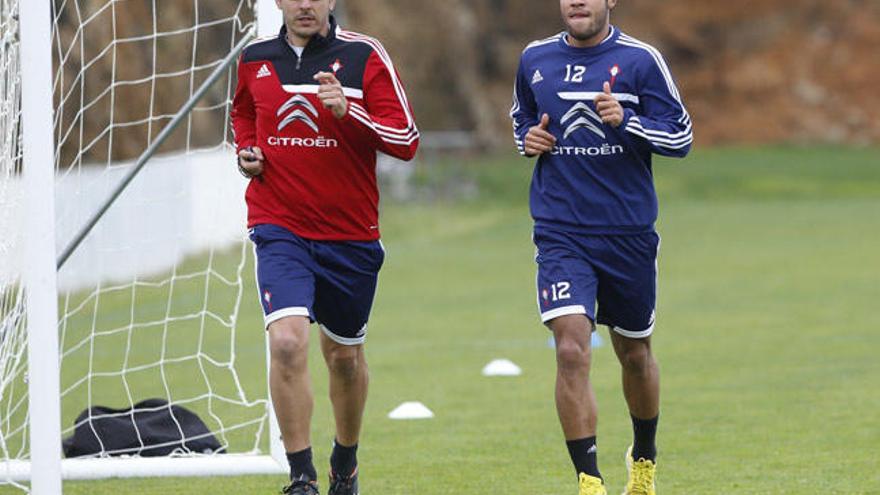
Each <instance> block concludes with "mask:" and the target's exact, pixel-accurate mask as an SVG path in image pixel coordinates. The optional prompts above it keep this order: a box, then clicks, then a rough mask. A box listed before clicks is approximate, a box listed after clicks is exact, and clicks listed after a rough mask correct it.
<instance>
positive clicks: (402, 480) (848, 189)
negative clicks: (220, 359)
mask: <svg viewBox="0 0 880 495" xmlns="http://www.w3.org/2000/svg"><path fill="white" fill-rule="evenodd" d="M878 155H880V152H878V151H877V150H846V149H837V148H832V149H808V150H794V149H759V150H746V149H725V150H711V151H700V152H696V153H694V154H693V155H692V156H691V157H690V158H688V159H687V160H685V161H667V160H659V161H658V163H657V164H656V166H655V174H656V176H657V184H658V190H659V194H660V201H661V219H660V223H659V226H658V227H659V230H660V232H661V234H662V236H663V244H662V249H661V256H660V289H659V303H658V324H657V330H656V333H655V340H654V341H655V348H656V354H657V357H658V360H659V362H660V367H661V382H662V394H661V395H662V405H661V422H660V432H659V439H658V441H659V448H660V455H659V459H658V460H659V471H658V490H659V492H660V493H664V494H727V493H742V494H749V495H751V494H795V493H796V494H837V493H840V494H844V493H846V494H877V493H880V471H878V469H877V466H878V465H880V454H878V453H877V449H876V446H877V445H878V444H880V427H878V421H877V411H878V410H880V393H878V391H877V390H878V388H877V380H878V378H880V359H878V357H877V352H878V349H880V311H878V310H877V299H878V296H880V257H878V254H877V253H880V229H878V227H880V167H878V163H880V160H878ZM530 172H531V162H530V161H527V160H524V159H519V158H514V157H503V158H498V159H494V160H475V161H474V162H470V163H469V162H460V163H458V164H456V165H450V164H445V165H444V164H433V165H428V166H423V167H422V168H420V169H419V172H418V177H417V178H418V181H417V182H418V184H420V185H421V187H424V190H425V191H432V190H434V191H436V190H439V189H444V188H447V189H454V188H455V187H454V186H453V185H455V184H460V183H461V182H462V181H465V182H467V181H470V182H472V184H474V185H476V186H477V189H476V190H477V191H479V194H477V195H476V196H474V197H472V198H470V199H461V198H457V197H453V198H451V199H438V200H432V201H430V202H419V201H416V202H412V203H394V202H386V203H384V204H383V234H384V243H385V246H386V248H387V250H388V254H387V258H386V264H385V267H384V269H383V272H382V275H381V279H380V287H379V294H378V296H377V300H376V304H375V307H374V313H373V317H372V319H371V322H370V331H369V338H368V344H367V354H368V359H369V363H370V369H371V380H372V382H371V390H370V399H369V401H368V406H367V412H366V417H365V427H364V434H363V438H362V441H361V449H360V451H359V458H360V460H361V473H362V474H361V478H362V492H363V493H365V494H380V493H382V494H399V495H411V494H420V495H429V494H487V493H512V494H574V493H576V488H575V478H574V473H573V470H572V468H571V467H570V463H569V460H568V456H567V453H566V450H565V446H564V444H563V439H562V434H561V431H560V428H559V425H558V422H557V418H556V412H555V409H554V406H553V380H554V376H555V368H554V366H555V364H554V355H553V352H552V350H551V349H549V348H548V346H547V340H548V337H549V333H548V332H547V331H546V330H545V329H544V328H543V327H542V326H541V324H540V323H539V320H538V317H537V314H536V308H535V295H534V273H535V266H534V263H533V261H532V257H533V250H534V248H533V246H532V244H531V242H530V232H531V222H530V219H529V216H528V209H527V204H526V203H527V188H528V180H529V176H530ZM417 196H418V195H417ZM243 273H245V274H247V275H250V274H251V273H252V271H251V270H250V268H248V269H245V270H244V271H243ZM244 287H245V290H246V291H248V292H246V294H245V299H244V303H243V306H242V315H241V318H242V319H243V320H242V321H244V322H248V324H249V327H250V328H247V326H245V327H242V330H241V332H242V334H243V335H240V336H239V342H240V345H241V346H242V347H241V348H240V349H239V352H240V353H242V354H243V355H244V356H247V359H251V360H253V366H254V367H255V368H254V369H253V371H251V372H245V374H244V377H245V378H244V379H245V380H247V381H248V386H249V387H250V388H251V389H253V390H259V389H260V388H261V387H264V386H265V385H264V383H263V381H262V380H263V378H262V377H261V374H260V372H259V371H260V370H261V369H262V368H261V367H262V366H263V361H262V357H261V355H262V349H263V340H262V339H263V336H262V330H261V323H260V316H259V314H258V307H257V304H256V301H255V300H254V299H253V297H254V296H253V294H252V293H251V292H250V291H252V287H253V284H252V281H251V280H246V281H245V284H244ZM601 332H602V336H603V338H604V339H605V342H606V345H605V346H603V347H599V348H597V349H596V350H595V351H594V356H595V357H594V369H593V373H592V376H593V380H594V384H595V387H596V394H597V397H598V401H599V407H600V415H599V453H600V468H601V469H602V472H603V475H604V476H605V478H606V481H607V483H608V485H609V493H615V492H616V493H619V492H620V491H621V490H622V487H623V483H624V479H625V478H624V475H625V473H624V465H623V453H624V450H625V448H626V446H627V445H628V444H629V443H630V438H631V433H630V424H629V419H628V415H627V411H626V407H625V404H624V401H623V398H622V395H621V392H620V384H619V382H620V378H619V370H618V365H617V363H616V359H615V358H614V355H613V351H612V350H611V349H610V346H609V345H608V344H607V342H608V338H607V330H605V329H604V328H603V329H602V330H601ZM313 337H315V339H314V340H317V339H316V337H317V334H316V333H313ZM315 344H317V342H313V351H314V353H313V355H312V356H311V358H312V363H311V368H312V373H313V381H314V385H315V393H316V404H315V418H314V424H313V437H312V440H313V446H314V450H315V454H316V461H317V466H318V469H319V472H322V473H325V472H326V469H327V458H328V457H329V450H330V442H331V439H332V436H333V429H332V416H331V412H330V407H329V401H328V400H327V398H326V396H327V382H326V372H325V370H324V369H323V364H322V362H321V358H320V354H319V352H318V351H317V346H316V345H315ZM499 357H504V358H508V359H511V360H513V361H514V362H516V363H517V364H519V365H520V366H521V367H522V368H523V375H522V376H521V377H517V378H491V379H490V378H483V377H482V376H480V369H481V367H482V366H483V365H485V364H486V363H487V362H488V361H490V360H491V359H493V358H499ZM244 367H245V368H248V369H249V367H248V366H244ZM407 400H419V401H421V402H424V403H425V404H426V405H427V406H428V407H430V408H431V409H432V410H433V411H434V413H435V414H436V418H435V419H433V420H427V421H412V422H398V421H391V420H389V419H387V418H386V414H387V413H388V412H389V411H390V410H391V409H392V408H394V407H395V406H397V405H398V404H399V403H401V402H403V401H407ZM66 414H69V413H67V412H66ZM74 414H75V413H74ZM322 480H323V474H322ZM282 482H283V478H281V477H234V478H214V479H156V480H153V479H135V480H114V481H101V482H67V483H65V493H68V494H83V495H85V494H89V495H103V494H117V493H126V494H176V493H180V494H190V493H193V494H195V493H199V494H201V493H212V494H230V495H232V494H236V495H237V494H256V493H276V492H277V491H278V490H279V488H280V486H281V484H282ZM324 485H325V489H326V482H325V483H324ZM0 493H11V492H8V491H6V490H4V489H0Z"/></svg>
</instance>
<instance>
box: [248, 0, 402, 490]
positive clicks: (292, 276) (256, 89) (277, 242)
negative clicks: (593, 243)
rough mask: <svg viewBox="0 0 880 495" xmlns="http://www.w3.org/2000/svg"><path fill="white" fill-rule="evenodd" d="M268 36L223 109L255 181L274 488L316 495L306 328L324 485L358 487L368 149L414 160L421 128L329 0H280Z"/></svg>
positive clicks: (382, 64) (370, 262)
mask: <svg viewBox="0 0 880 495" xmlns="http://www.w3.org/2000/svg"><path fill="white" fill-rule="evenodd" d="M276 3H277V5H278V8H279V9H281V11H282V12H283V15H284V26H283V27H282V28H281V32H280V33H279V35H278V36H277V37H273V38H271V39H262V40H258V41H255V42H254V43H252V44H250V45H249V46H248V47H247V48H245V50H244V52H243V54H242V56H241V60H240V62H239V67H238V88H237V90H236V93H235V100H234V103H233V106H234V109H233V112H232V118H233V125H234V127H235V141H236V147H237V149H238V163H239V169H240V170H241V172H242V173H243V174H244V175H245V176H247V177H249V178H250V179H251V182H250V185H249V186H248V189H247V194H246V200H247V205H248V227H249V228H250V236H251V240H252V241H253V242H254V244H255V246H256V257H257V283H258V286H259V291H260V301H261V303H262V305H263V311H264V314H265V324H266V328H267V331H268V332H269V342H270V352H271V369H270V376H269V382H270V388H271V392H272V402H273V405H274V408H275V414H276V416H277V417H278V423H279V425H280V426H281V434H282V437H283V439H284V446H285V449H286V451H287V458H288V461H289V463H290V476H291V484H290V485H289V486H287V487H286V488H285V489H284V493H287V494H291V495H313V494H317V493H318V485H317V474H316V471H315V467H314V465H313V463H312V451H311V440H310V437H309V429H310V423H311V416H312V406H313V398H312V390H311V384H310V378H309V371H308V366H307V355H308V342H309V327H310V324H311V323H312V322H316V323H318V324H319V325H320V328H321V333H320V339H321V350H322V352H323V354H324V360H325V361H326V363H327V368H328V370H329V373H330V400H331V402H332V404H333V412H334V415H335V418H336V438H335V442H334V447H333V453H332V455H331V457H330V488H329V493H330V494H331V495H356V494H357V493H358V469H357V466H358V465H357V457H356V452H357V446H358V439H359V436H360V430H361V420H362V416H363V410H364V404H365V402H366V398H367V383H368V373H367V363H366V361H365V358H364V350H363V345H364V338H365V336H366V332H367V320H368V318H369V314H370V308H371V306H372V303H373V296H374V294H375V290H376V280H377V276H378V273H379V269H380V267H381V266H382V262H383V260H384V251H383V249H382V245H381V243H380V241H379V210H378V204H379V191H378V187H377V185H376V153H377V152H383V153H387V154H389V155H392V156H394V157H397V158H400V159H403V160H410V159H412V158H413V156H414V155H415V152H416V148H417V147H418V142H419V133H418V130H417V129H416V125H415V121H414V120H413V116H412V111H411V109H410V105H409V103H408V102H407V98H406V94H405V93H404V89H403V85H402V84H401V82H400V79H399V77H398V74H397V72H396V70H395V68H394V65H393V64H392V62H391V59H390V58H389V57H388V53H387V52H386V51H385V49H384V48H383V47H382V45H381V44H380V43H379V42H378V41H376V40H375V39H373V38H370V37H367V36H364V35H361V34H357V33H353V32H350V31H344V30H342V29H340V28H339V27H338V26H337V24H336V21H335V19H334V17H333V15H332V10H333V8H334V6H335V4H336V0H276Z"/></svg>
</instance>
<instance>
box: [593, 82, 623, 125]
mask: <svg viewBox="0 0 880 495" xmlns="http://www.w3.org/2000/svg"><path fill="white" fill-rule="evenodd" d="M595 102H596V110H598V111H599V116H600V117H602V122H605V123H606V124H608V125H610V126H612V127H620V124H622V123H623V107H622V106H620V102H619V101H617V98H615V97H614V96H613V95H612V94H611V84H610V83H609V82H608V81H605V84H604V85H603V86H602V93H599V95H598V96H596V100H595Z"/></svg>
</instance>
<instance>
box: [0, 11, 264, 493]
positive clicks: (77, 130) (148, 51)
mask: <svg viewBox="0 0 880 495" xmlns="http://www.w3.org/2000/svg"><path fill="white" fill-rule="evenodd" d="M51 3H52V19H51V22H52V52H53V53H52V60H53V80H52V87H53V94H54V101H53V104H54V105H53V106H54V112H55V113H54V121H53V124H54V138H55V160H56V163H55V172H56V173H55V177H56V179H55V201H56V237H57V243H58V244H57V246H56V247H57V251H58V252H60V251H61V249H62V248H63V247H64V246H66V245H67V243H69V242H70V240H71V239H72V238H73V237H74V236H75V235H76V233H77V232H78V231H79V230H80V229H81V228H82V227H83V226H84V225H85V224H86V222H87V221H88V219H89V218H90V217H91V216H92V215H93V214H94V212H95V211H97V210H98V208H99V207H100V206H101V205H102V203H103V202H104V201H105V200H106V199H107V198H108V197H109V196H110V194H111V192H112V190H113V189H114V188H115V187H116V186H117V185H118V184H119V183H120V181H121V180H122V178H123V177H124V176H125V175H126V174H127V173H128V172H129V171H130V170H131V167H132V166H133V163H134V161H135V160H136V159H137V157H138V156H139V155H140V154H141V153H142V152H143V150H145V149H146V148H147V147H148V146H149V145H150V144H151V143H153V142H154V140H155V139H156V137H157V135H158V134H159V132H161V131H162V129H163V127H164V126H165V125H167V124H168V122H169V121H170V120H171V119H172V117H173V116H174V115H175V114H176V113H177V112H178V111H179V109H180V108H181V107H183V106H184V104H185V103H186V102H187V101H188V100H189V99H190V98H191V97H192V95H193V94H194V92H195V91H196V89H197V88H198V87H199V86H200V85H201V83H202V82H203V81H204V80H205V79H206V78H207V77H208V76H209V75H210V74H211V73H212V72H213V71H214V70H215V69H216V68H217V67H218V65H219V64H220V63H221V61H222V59H223V58H224V57H226V56H227V54H228V53H229V52H230V51H231V50H232V49H233V47H234V46H235V45H236V44H237V43H238V42H239V41H240V40H241V39H242V37H243V36H245V34H246V32H247V31H248V30H249V29H250V28H251V26H252V24H253V20H254V6H253V1H252V0H51ZM25 5H26V4H25V2H22V0H0V9H2V11H0V16H2V17H0V28H2V43H0V64H2V76H0V85H2V86H0V95H2V102H0V158H2V169H0V228H3V231H4V235H3V236H2V237H0V462H3V461H17V460H27V459H28V458H29V445H28V435H29V425H28V410H27V405H28V390H27V370H28V366H34V365H38V363H28V362H27V359H26V358H27V336H26V322H25V321H24V318H23V316H22V314H23V307H24V304H23V292H24V291H23V284H22V283H21V278H22V273H21V271H22V268H23V263H22V261H21V260H22V251H23V249H24V246H22V238H23V235H22V228H23V225H24V222H23V219H24V218H26V216H27V212H25V211H23V210H22V203H23V192H22V185H21V184H22V181H21V168H22V166H27V164H24V165H23V164H22V158H21V145H20V143H21V132H20V121H21V115H22V109H21V108H20V87H21V83H20V73H21V70H20V69H21V67H20V66H21V64H22V63H26V61H24V62H23V61H21V60H20V59H19V56H18V55H19V46H18V24H17V22H18V21H17V19H18V15H17V13H18V9H19V8H26V7H25ZM234 84H235V80H234V68H231V69H230V70H229V71H227V73H226V75H225V76H224V77H223V78H221V80H220V81H218V82H217V83H216V84H214V85H213V86H212V88H211V90H210V91H209V92H208V94H207V95H205V96H204V97H203V98H202V99H201V100H200V101H199V103H198V105H197V106H196V107H195V109H194V110H193V111H192V112H191V113H189V115H188V116H187V117H186V119H185V121H184V122H183V123H182V124H181V125H180V126H179V127H178V129H177V130H176V131H175V132H174V134H173V135H172V136H171V137H170V138H169V139H168V140H167V141H166V142H165V143H164V144H163V145H162V147H161V148H160V150H159V153H158V154H157V156H156V157H154V158H153V159H152V160H151V161H150V162H149V163H148V164H147V166H146V167H145V168H144V169H143V170H142V171H141V173H140V174H139V175H138V176H137V177H136V178H135V180H134V181H133V182H132V183H131V184H130V187H128V188H127V189H126V190H125V192H123V193H122V195H121V196H120V197H119V199H118V200H117V201H116V203H115V204H114V205H113V206H112V207H111V208H110V210H109V211H108V213H107V214H106V215H105V216H104V217H103V218H102V219H101V221H100V222H99V223H98V224H97V226H96V228H95V229H94V230H93V231H92V232H91V233H90V234H89V236H88V237H87V238H86V240H85V242H83V244H82V245H81V246H80V248H79V249H78V250H77V251H75V252H74V254H73V255H72V256H71V257H70V259H69V260H68V261H67V263H66V264H65V265H64V266H63V267H62V268H61V269H60V270H59V272H58V289H59V298H58V309H59V325H58V332H59V334H58V335H59V344H60V352H61V354H60V356H45V359H47V360H48V359H60V368H61V397H60V404H61V412H62V421H63V423H62V430H63V435H64V436H65V437H68V436H70V435H72V434H73V432H74V431H75V429H76V428H77V427H80V428H82V427H87V428H92V427H93V425H94V424H96V422H97V421H98V420H99V419H100V418H99V417H97V416H93V415H86V416H85V418H84V419H82V420H81V421H80V422H79V423H76V418H77V417H78V416H79V415H80V413H81V412H83V411H84V410H86V409H87V408H89V407H91V406H105V407H109V408H112V409H117V410H125V409H129V408H132V407H133V406H134V405H135V404H137V403H138V402H140V401H142V400H145V399H153V398H158V399H164V400H166V401H168V402H169V403H170V404H173V405H177V406H183V407H186V408H188V409H190V410H192V411H193V412H195V413H196V414H198V416H199V417H201V419H202V420H203V421H204V422H205V423H206V424H207V426H208V428H209V429H210V431H211V433H212V434H213V436H214V437H215V438H216V439H217V440H218V441H219V443H220V444H221V446H222V451H223V453H219V454H218V453H210V454H209V453H204V452H191V451H190V450H189V449H187V448H182V449H178V452H177V453H178V454H180V455H184V456H191V455H214V456H220V455H227V454H228V453H243V454H267V453H268V449H269V446H268V430H269V428H268V422H269V418H268V413H267V404H268V399H267V387H266V382H265V380H266V379H265V374H266V361H265V343H264V336H263V332H262V330H261V323H260V321H261V318H260V317H259V315H257V314H256V311H258V305H257V304H247V302H251V301H250V298H252V297H256V296H254V295H252V291H253V267H252V263H253V261H252V259H251V256H250V255H249V253H250V249H249V247H248V245H247V242H246V241H245V229H244V226H245V209H244V202H243V191H244V187H245V186H246V183H245V182H246V181H244V180H243V179H242V178H241V177H240V176H239V175H238V173H237V171H236V170H235V167H234V161H233V151H232V144H231V138H232V136H231V130H230V127H231V126H230V118H229V110H230V99H231V95H232V93H233V91H234ZM24 115H27V109H24ZM25 118H26V117H25ZM243 302H244V303H243ZM116 414H117V415H118V416H120V417H129V416H130V415H131V411H128V412H120V413H116ZM137 433H138V435H137V436H138V442H137V444H136V445H134V446H129V447H125V448H117V449H115V450H114V449H113V448H111V447H109V446H104V445H103V443H102V450H101V452H100V454H99V455H98V457H105V456H111V455H120V454H127V455H138V454H139V453H141V452H142V451H143V450H144V449H145V448H146V447H150V446H155V445H148V444H149V438H148V436H147V435H146V433H145V432H140V431H138V432H137ZM142 433H143V434H142ZM184 440H188V439H185V438H184ZM96 462H100V461H96ZM8 464H9V462H5V463H4V464H2V465H0V484H13V485H16V486H19V487H22V488H24V489H26V483H20V482H17V481H15V480H14V479H13V477H12V476H11V475H9V474H8V473H7V474H4V468H3V465H8Z"/></svg>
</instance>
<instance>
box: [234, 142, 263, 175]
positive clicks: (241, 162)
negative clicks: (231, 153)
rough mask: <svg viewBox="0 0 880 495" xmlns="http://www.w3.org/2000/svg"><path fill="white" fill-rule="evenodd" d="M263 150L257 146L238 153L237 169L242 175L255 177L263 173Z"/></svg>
mask: <svg viewBox="0 0 880 495" xmlns="http://www.w3.org/2000/svg"><path fill="white" fill-rule="evenodd" d="M265 159H266V158H265V157H264V156H263V150H261V149H260V148H259V147H257V146H251V147H248V148H243V149H242V150H240V151H239V152H238V168H239V169H240V170H241V172H242V174H245V175H247V176H250V177H257V176H259V175H260V174H262V173H263V161H264V160H265Z"/></svg>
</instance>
